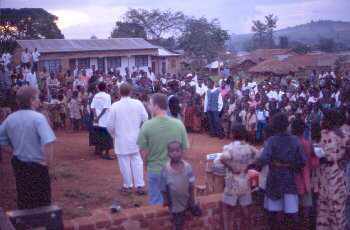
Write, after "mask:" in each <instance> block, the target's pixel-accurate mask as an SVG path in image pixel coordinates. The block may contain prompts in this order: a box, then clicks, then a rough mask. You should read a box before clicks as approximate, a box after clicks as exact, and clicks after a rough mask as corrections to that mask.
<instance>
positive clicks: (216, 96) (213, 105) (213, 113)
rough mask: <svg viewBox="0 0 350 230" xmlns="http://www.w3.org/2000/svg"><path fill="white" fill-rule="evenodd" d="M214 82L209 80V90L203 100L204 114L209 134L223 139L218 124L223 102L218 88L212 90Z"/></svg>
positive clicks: (221, 130) (219, 124)
mask: <svg viewBox="0 0 350 230" xmlns="http://www.w3.org/2000/svg"><path fill="white" fill-rule="evenodd" d="M214 85H215V83H214V81H212V80H209V83H208V86H209V89H208V91H207V93H206V94H205V98H204V112H205V113H207V116H208V122H209V133H210V136H212V137H219V138H223V137H224V134H223V129H222V127H221V123H220V117H219V115H220V112H221V110H222V108H223V105H224V103H223V100H222V96H221V92H220V89H219V88H214Z"/></svg>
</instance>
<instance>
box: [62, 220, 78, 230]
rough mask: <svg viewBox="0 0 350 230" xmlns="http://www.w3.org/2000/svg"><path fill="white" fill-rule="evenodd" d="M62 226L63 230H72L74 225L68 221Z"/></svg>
mask: <svg viewBox="0 0 350 230" xmlns="http://www.w3.org/2000/svg"><path fill="white" fill-rule="evenodd" d="M63 225H64V230H74V229H75V225H76V224H75V222H74V221H73V220H70V221H65V222H64V224H63Z"/></svg>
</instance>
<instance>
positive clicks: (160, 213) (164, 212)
mask: <svg viewBox="0 0 350 230" xmlns="http://www.w3.org/2000/svg"><path fill="white" fill-rule="evenodd" d="M168 215H169V211H168V210H166V209H163V210H161V211H159V212H157V213H156V214H155V216H156V217H162V216H168Z"/></svg>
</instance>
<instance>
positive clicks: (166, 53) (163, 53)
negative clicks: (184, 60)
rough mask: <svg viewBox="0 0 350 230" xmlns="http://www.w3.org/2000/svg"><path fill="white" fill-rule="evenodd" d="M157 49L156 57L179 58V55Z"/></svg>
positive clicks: (159, 47) (163, 49)
mask: <svg viewBox="0 0 350 230" xmlns="http://www.w3.org/2000/svg"><path fill="white" fill-rule="evenodd" d="M157 48H158V56H160V57H171V56H181V54H177V53H174V52H171V51H170V50H167V49H165V48H163V47H161V46H157Z"/></svg>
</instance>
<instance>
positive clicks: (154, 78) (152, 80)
mask: <svg viewBox="0 0 350 230" xmlns="http://www.w3.org/2000/svg"><path fill="white" fill-rule="evenodd" d="M147 76H148V78H149V79H150V80H151V82H154V81H155V80H156V75H154V73H153V72H150V73H148V75H147Z"/></svg>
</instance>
